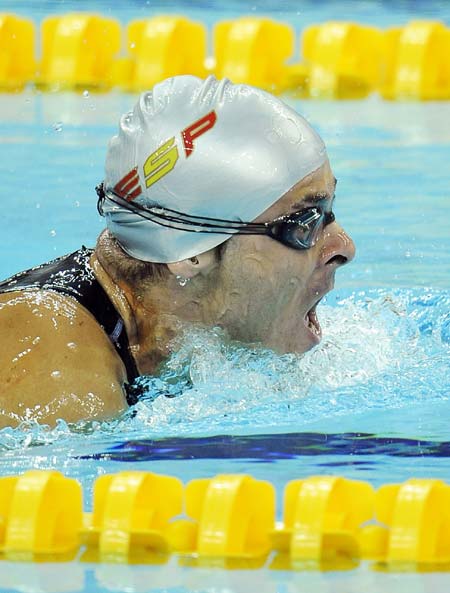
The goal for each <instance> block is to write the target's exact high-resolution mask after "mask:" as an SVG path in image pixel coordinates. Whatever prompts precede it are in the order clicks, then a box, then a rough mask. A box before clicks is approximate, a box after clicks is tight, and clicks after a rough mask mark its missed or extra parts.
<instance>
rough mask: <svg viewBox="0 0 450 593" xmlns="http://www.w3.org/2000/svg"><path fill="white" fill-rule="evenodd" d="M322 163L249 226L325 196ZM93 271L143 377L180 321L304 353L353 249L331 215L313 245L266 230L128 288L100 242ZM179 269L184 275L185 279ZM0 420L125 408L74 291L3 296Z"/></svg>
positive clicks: (113, 371) (329, 186) (329, 178)
mask: <svg viewBox="0 0 450 593" xmlns="http://www.w3.org/2000/svg"><path fill="white" fill-rule="evenodd" d="M334 186H335V179H334V176H333V173H332V171H331V169H330V166H329V164H328V163H326V164H325V165H323V166H322V167H321V168H320V169H318V170H317V171H315V172H314V173H313V174H311V175H309V176H308V177H306V178H304V179H303V180H302V181H300V182H299V183H298V184H297V185H295V186H294V187H293V188H292V189H291V190H290V191H289V192H287V193H286V194H285V195H284V196H283V197H282V198H280V200H278V201H277V202H276V203H275V204H273V205H272V206H271V207H270V208H269V209H268V210H266V211H265V212H264V213H263V214H262V215H261V216H260V217H259V218H258V219H257V221H258V222H260V221H269V220H273V219H275V218H278V217H279V216H282V215H285V214H287V213H289V212H295V211H298V210H300V209H301V208H304V207H306V206H309V205H310V203H309V202H308V200H309V199H311V198H314V196H316V195H317V194H320V195H321V196H322V198H323V197H324V196H328V197H327V198H323V199H329V200H331V199H332V198H333V196H334ZM96 255H97V256H98V259H97V257H95V258H94V259H95V261H94V262H92V263H93V268H94V272H95V274H96V276H97V278H98V279H99V281H100V283H101V284H102V286H103V288H104V289H105V290H106V292H107V293H108V295H109V296H110V298H111V299H112V301H113V303H114V305H115V306H116V308H117V309H118V311H119V313H120V314H121V316H122V318H123V319H124V322H125V328H126V331H127V334H128V338H129V342H130V346H131V351H132V353H133V355H134V357H135V360H136V363H137V366H138V369H139V371H140V372H141V373H142V374H145V373H152V372H154V371H155V369H156V367H157V365H158V363H159V362H160V361H161V360H163V359H164V358H165V357H166V356H167V355H169V354H170V351H171V350H170V349H171V340H172V339H173V337H174V336H175V335H176V334H177V331H178V330H179V327H180V323H183V322H193V323H202V324H204V325H206V326H217V325H220V326H222V327H223V328H224V329H226V330H227V332H228V333H229V335H230V336H231V337H232V338H234V339H239V340H242V341H244V342H259V343H262V344H264V345H265V346H268V347H270V348H273V349H274V350H276V351H278V352H300V353H302V352H305V351H307V350H309V349H310V348H312V347H313V346H314V345H315V344H317V343H318V341H319V340H320V330H319V326H318V323H317V321H316V318H315V315H314V308H315V305H316V303H317V302H318V300H320V298H321V297H323V295H324V294H326V293H327V292H328V291H329V290H331V288H332V287H333V283H334V275H335V271H336V269H337V267H339V266H340V265H342V264H343V263H346V262H347V261H350V260H351V259H352V258H353V256H354V245H353V242H352V241H351V239H350V238H349V237H348V235H346V233H345V232H344V231H343V229H342V228H341V227H340V226H339V225H338V224H337V223H336V222H333V223H331V224H330V225H328V226H327V227H326V228H325V229H324V230H323V232H322V234H321V236H320V239H319V241H318V242H317V244H316V245H315V246H314V247H312V248H311V249H308V250H304V251H298V250H294V249H292V248H289V247H286V246H284V245H282V244H281V243H279V242H277V241H274V240H273V239H271V238H269V237H265V236H242V235H241V236H234V237H232V238H231V239H230V240H229V241H228V242H227V245H226V249H225V250H224V253H223V255H222V258H221V259H220V261H219V260H218V257H217V251H216V250H212V251H211V252H207V253H204V254H200V255H199V256H198V257H197V258H193V259H191V260H185V261H184V262H178V263H176V264H169V265H168V268H169V271H170V272H171V273H170V274H169V275H168V277H167V278H166V279H165V280H163V281H160V282H159V283H157V284H155V283H154V282H152V283H149V285H148V289H147V288H146V289H145V290H144V291H143V293H141V294H139V295H136V294H135V292H133V291H132V290H131V289H130V287H129V286H128V285H127V283H126V281H123V282H120V283H117V284H116V283H115V282H113V281H112V279H111V275H112V274H111V270H108V269H105V268H104V267H102V265H101V263H102V257H101V250H99V249H97V254H96ZM177 276H178V277H179V276H182V277H183V276H184V277H186V278H188V279H189V281H188V282H187V283H186V284H185V286H181V285H180V283H179V280H178V279H177ZM0 327H1V331H2V338H3V339H2V340H1V342H0V426H6V425H13V424H16V423H18V422H20V421H21V420H24V419H37V420H39V421H40V422H46V423H50V424H54V422H55V420H56V419H57V418H64V419H66V420H67V421H69V422H75V421H77V420H80V419H88V418H95V419H108V418H111V417H114V416H115V415H117V414H118V413H119V412H120V411H121V410H124V409H126V407H127V404H126V400H125V396H124V392H123V389H122V386H123V384H124V382H125V380H126V374H125V369H124V366H123V363H122V361H121V359H120V358H119V356H118V355H117V353H116V352H115V350H114V348H113V347H112V345H111V343H110V341H109V339H108V337H107V336H106V334H105V333H104V332H103V330H102V328H101V327H100V326H99V325H98V323H97V322H96V320H95V319H94V318H93V317H92V316H91V314H90V313H89V312H87V311H86V310H85V309H84V308H83V307H82V306H81V305H79V304H78V303H77V302H76V301H74V300H73V299H72V298H70V297H66V296H62V295H60V294H56V293H53V292H50V291H38V292H31V291H30V292H15V293H7V294H3V295H0Z"/></svg>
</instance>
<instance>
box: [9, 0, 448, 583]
mask: <svg viewBox="0 0 450 593" xmlns="http://www.w3.org/2000/svg"><path fill="white" fill-rule="evenodd" d="M6 4H7V3H5V9H7V8H8V7H7V6H6ZM357 5H358V7H359V8H358V9H355V10H356V11H357V12H358V14H357V15H354V17H353V18H356V17H358V20H359V21H360V22H367V23H370V22H372V23H373V24H381V25H383V26H386V25H387V24H398V23H399V22H402V23H403V22H406V21H407V20H408V19H409V18H410V13H409V6H408V3H398V5H396V7H395V8H393V10H392V12H389V9H388V7H387V6H386V5H385V4H383V3H370V2H365V3H357ZM23 6H25V5H24V4H23V5H22V4H20V5H19V10H17V12H22V13H24V12H26V11H25V9H24V8H23ZM39 6H44V8H46V9H48V10H47V12H46V13H45V14H47V13H49V12H50V11H56V10H57V9H58V8H59V11H60V12H61V11H62V10H64V11H66V10H69V9H70V6H69V4H67V3H66V4H63V5H61V4H60V3H59V4H58V3H56V2H53V3H48V4H47V5H45V3H44V4H39V5H38V4H34V5H33V8H32V10H33V11H34V12H32V14H33V15H34V16H35V17H36V18H40V17H41V16H42V15H43V14H42V13H43V10H44V9H43V8H39ZM136 6H137V7H135V9H136V10H137V11H138V14H137V16H141V14H142V10H143V9H142V6H143V3H142V4H137V5H136ZM155 6H156V5H155ZM176 6H177V7H180V6H181V7H183V5H182V3H178V4H177V5H176ZM230 6H231V8H229V9H228V11H226V10H225V9H219V8H217V7H215V6H214V4H210V5H209V6H208V7H204V8H203V9H202V14H203V15H204V19H203V20H204V22H214V21H216V20H219V19H220V18H223V17H224V16H230V13H231V12H233V11H234V13H233V16H237V15H238V13H239V12H240V11H242V12H245V9H243V8H242V7H241V8H239V6H238V4H237V3H231V5H230ZM327 6H328V8H329V11H331V12H332V13H333V14H330V12H327ZM345 6H347V7H348V6H349V3H347V4H346V5H344V7H345ZM352 6H354V5H353V4H352ZM371 6H372V8H370V7H371ZM414 6H416V3H414ZM439 6H441V5H439ZM446 6H447V5H445V6H443V7H442V10H441V12H440V13H439V15H438V16H441V18H444V19H445V18H446V17H448V16H450V12H449V10H448V8H446ZM11 7H12V5H11ZM11 7H9V8H11ZM21 7H22V8H21ZM363 7H365V8H363ZM427 7H428V8H427ZM433 7H438V5H437V3H427V4H420V3H418V4H417V6H416V9H417V10H418V11H419V13H420V11H422V12H421V14H427V15H428V16H430V14H429V12H431V11H432V9H433ZM102 8H104V12H106V13H108V12H109V13H111V14H112V16H117V17H118V18H121V19H122V21H123V22H126V20H127V18H129V17H131V15H132V13H133V10H132V8H130V6H129V4H127V7H125V4H124V3H117V6H116V7H115V8H114V9H111V10H110V11H109V10H108V9H107V8H106V5H104V4H101V3H100V4H99V10H102ZM2 9H3V7H2ZM250 9H251V7H249V8H247V9H246V10H247V11H248V10H250ZM183 10H184V9H183ZM264 10H266V11H268V10H269V9H268V8H264V7H263V6H261V7H259V8H258V10H256V12H258V11H260V12H264ZM436 10H437V9H436ZM154 11H155V12H158V10H156V8H155V7H154ZM427 11H429V12H427ZM188 12H189V10H188V9H186V13H188ZM297 12H298V11H297V10H294V8H293V7H292V5H291V3H289V2H285V3H282V7H281V10H280V13H279V14H278V13H277V14H274V13H272V16H274V17H276V18H280V19H281V20H283V19H285V20H286V19H288V18H290V17H292V19H293V20H294V22H295V24H296V25H298V24H299V23H300V21H301V16H302V15H300V16H299V15H298V14H297ZM335 12H336V9H335V4H334V3H323V4H322V3H316V4H314V5H313V3H305V9H304V11H303V16H304V19H305V22H306V23H307V24H309V22H318V21H320V20H325V18H327V19H328V18H336V14H335ZM235 13H236V14H235ZM447 13H449V14H447ZM28 14H30V13H28ZM196 14H197V16H199V13H196ZM289 15H290V17H289ZM408 15H409V16H408ZM134 16H136V15H135V14H134ZM191 16H192V15H191ZM342 18H344V17H342ZM390 18H392V20H389V19H390ZM134 99H135V97H134V96H131V95H125V94H118V93H114V92H113V93H108V94H106V95H95V94H92V93H91V94H89V93H85V95H75V94H72V93H62V94H57V95H45V94H39V93H34V92H32V91H26V92H24V93H22V94H20V95H17V96H5V95H4V96H0V134H1V141H0V175H1V180H2V205H3V208H2V217H1V220H0V232H1V236H2V239H3V242H2V249H1V251H0V277H1V278H4V277H7V276H8V275H10V274H12V273H14V272H16V271H18V270H21V269H25V268H28V267H30V266H32V265H35V264H38V263H41V262H43V261H47V260H49V259H51V258H54V257H56V256H57V255H61V254H64V253H68V252H70V251H73V250H75V249H77V248H79V247H80V245H82V244H85V245H87V246H93V245H94V243H95V238H96V236H97V234H98V233H99V232H100V230H101V229H102V224H103V221H102V220H101V219H100V217H99V216H98V215H97V212H96V194H95V191H94V187H95V185H96V184H97V183H98V182H99V181H100V180H101V179H102V174H103V159H104V154H105V146H106V142H107V140H108V138H109V137H110V136H111V135H112V134H114V133H115V130H116V122H117V119H118V116H119V115H120V114H121V113H122V112H124V111H126V110H128V109H129V108H130V106H131V105H132V104H133V102H134ZM286 100H287V101H288V102H289V103H290V104H291V105H293V106H294V107H295V108H296V109H298V111H299V112H300V113H302V114H303V115H305V116H306V117H307V118H308V119H309V120H310V121H311V122H312V124H313V125H314V126H316V127H317V129H318V130H319V131H320V133H321V134H322V136H323V138H324V140H325V142H326V144H327V146H328V151H329V155H330V161H331V164H332V167H333V170H334V173H335V175H336V177H337V178H338V191H337V200H336V214H337V217H338V219H339V221H340V222H341V223H342V225H343V226H344V227H345V228H346V230H347V231H348V232H349V234H351V235H352V237H353V239H354V241H355V243H356V246H357V256H356V258H355V260H354V262H352V264H351V265H349V266H346V267H344V268H343V269H342V270H339V271H338V273H337V277H336V288H335V290H334V291H333V293H331V294H330V295H329V296H328V297H327V298H326V299H325V300H324V301H323V302H322V303H321V304H320V305H319V308H318V316H319V319H320V320H321V322H322V325H323V328H324V331H323V333H324V338H323V341H322V343H321V345H320V346H319V347H317V348H316V349H315V350H314V351H312V352H309V353H308V354H306V355H305V356H304V357H298V356H295V355H284V356H278V355H276V354H274V353H272V352H270V351H267V350H264V349H262V348H260V347H257V346H249V347H245V346H244V345H242V344H238V343H233V342H230V341H229V340H228V339H227V337H226V335H224V334H223V333H222V332H221V331H219V330H208V331H206V330H202V329H200V328H186V330H185V333H184V334H183V335H182V336H180V338H179V340H178V344H177V352H176V354H174V355H173V356H172V357H171V358H170V359H169V360H168V361H167V363H166V364H165V365H164V368H163V369H162V371H161V375H160V376H159V377H155V378H150V377H148V378H144V379H142V380H143V381H144V382H145V384H146V387H147V397H146V398H145V399H144V400H143V401H142V402H140V403H139V404H138V405H137V406H136V407H135V410H134V412H135V413H134V414H127V415H125V416H124V417H122V418H118V419H117V420H116V421H114V422H112V423H109V424H108V423H105V424H99V423H84V424H80V425H78V426H74V427H69V426H67V425H66V424H65V423H64V422H63V421H61V422H59V423H58V426H57V427H56V428H54V429H50V428H48V427H44V426H39V425H37V424H28V425H24V426H21V427H19V428H16V429H4V430H3V431H0V451H1V453H0V475H2V476H3V475H10V474H17V473H20V472H22V471H24V470H27V469H36V468H37V469H48V468H56V469H59V470H61V471H62V472H64V473H65V474H66V475H67V476H70V477H74V478H77V479H78V480H80V482H81V483H82V485H83V489H84V493H85V499H86V500H87V501H89V500H90V498H91V496H92V486H93V482H94V480H95V479H96V478H97V477H98V476H100V475H103V474H105V473H109V472H117V471H121V470H126V469H140V470H147V471H154V472H160V473H166V474H170V475H174V476H178V477H179V478H181V479H182V480H183V481H185V482H186V481H188V480H189V479H192V478H197V477H206V476H212V475H215V474H217V473H224V472H226V473H230V472H245V473H251V474H252V475H254V476H255V477H257V478H260V479H266V480H270V481H271V482H272V483H273V484H274V485H275V487H276V490H277V494H278V501H279V504H280V501H281V495H282V490H283V487H284V485H285V483H286V482H288V481H289V480H292V479H295V478H299V477H304V476H309V475H314V474H332V475H342V476H345V477H348V478H355V479H363V480H367V481H370V482H371V483H372V484H373V485H375V486H379V485H381V484H383V483H386V482H397V481H403V480H406V479H408V478H410V477H438V478H442V479H445V480H447V481H450V462H449V459H448V458H449V455H450V402H449V396H450V363H449V361H450V356H449V355H450V314H449V311H450V286H449V284H450V225H449V220H450V206H449V195H448V194H449V187H450V168H449V166H448V160H449V159H448V155H449V154H450V153H449V148H450V126H449V125H448V121H449V120H450V103H427V104H419V103H388V102H384V101H382V100H380V99H379V98H377V97H375V96H374V97H371V98H369V99H367V100H365V101H358V102H352V101H348V102H313V101H297V100H295V99H292V98H290V97H287V98H286ZM168 392H169V393H171V394H172V395H173V396H174V397H172V398H167V397H165V396H164V395H163V394H164V393H168ZM278 511H280V508H279V509H278ZM448 579H449V577H448V575H445V574H434V573H433V574H383V573H376V572H374V571H372V570H370V567H369V566H367V565H364V564H363V565H362V566H361V567H359V568H358V569H354V570H350V571H343V572H331V573H321V572H308V573H289V572H283V571H277V572H275V571H269V570H267V569H264V570H259V571H237V572H230V571H220V570H207V569H196V570H194V569H184V568H182V567H179V566H178V565H177V564H176V560H175V559H172V560H171V561H170V562H169V564H167V565H165V566H162V567H142V566H140V567H135V566H133V567H130V566H114V567H110V566H102V565H98V566H95V565H82V564H79V563H77V562H75V563H71V564H60V565H58V564H42V565H38V564H35V565H33V564H25V565H21V564H14V563H7V562H0V591H12V590H14V591H15V590H19V591H62V590H63V589H61V586H62V585H61V583H62V582H63V583H64V585H63V586H64V587H65V589H64V590H66V591H93V592H95V591H106V590H111V591H177V592H178V591H180V592H181V591H183V592H184V591H211V592H212V591H214V592H217V591H223V592H225V591H227V592H228V591H231V592H233V593H234V592H236V593H237V592H240V591H253V590H257V589H259V590H260V591H261V592H264V593H265V592H266V591H267V592H269V591H270V592H272V591H273V592H274V593H275V592H276V593H284V592H288V591H303V590H304V591H310V590H311V589H312V588H314V590H316V591H319V592H322V591H327V592H328V591H333V592H341V591H342V592H344V591H346V592H347V591H361V590H364V591H368V592H372V591H374V592H375V591H379V590H380V589H381V588H382V587H383V590H384V591H386V592H388V591H396V592H399V591H414V592H415V591H433V593H434V592H436V591H438V592H440V591H447V590H448V582H449V581H448Z"/></svg>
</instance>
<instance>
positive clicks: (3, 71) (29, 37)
mask: <svg viewBox="0 0 450 593" xmlns="http://www.w3.org/2000/svg"><path fill="white" fill-rule="evenodd" d="M35 70H36V64H35V59H34V25H33V23H32V21H29V20H28V19H24V18H21V17H18V16H16V15H14V14H1V13H0V90H2V91H21V90H22V89H23V88H24V86H25V85H26V84H27V83H28V82H29V81H31V80H33V77H34V73H35Z"/></svg>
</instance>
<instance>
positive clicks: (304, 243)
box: [270, 208, 334, 249]
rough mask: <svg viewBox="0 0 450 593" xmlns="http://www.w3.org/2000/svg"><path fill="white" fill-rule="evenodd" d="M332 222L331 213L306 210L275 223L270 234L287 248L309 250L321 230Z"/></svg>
mask: <svg viewBox="0 0 450 593" xmlns="http://www.w3.org/2000/svg"><path fill="white" fill-rule="evenodd" d="M333 221H334V214H333V212H331V211H329V212H324V211H323V210H322V209H321V208H306V209H305V210H301V211H300V212H297V213H295V214H292V215H291V216H289V217H288V218H285V219H284V220H280V221H275V223H274V224H273V225H272V226H271V228H270V234H271V236H272V237H273V238H274V239H276V240H277V241H280V242H281V243H283V244H284V245H287V246H288V247H292V248H294V249H309V248H310V247H313V246H314V245H315V244H316V243H317V241H318V239H319V237H320V233H321V231H322V229H323V228H324V227H325V226H326V225H327V224H330V223H331V222H333Z"/></svg>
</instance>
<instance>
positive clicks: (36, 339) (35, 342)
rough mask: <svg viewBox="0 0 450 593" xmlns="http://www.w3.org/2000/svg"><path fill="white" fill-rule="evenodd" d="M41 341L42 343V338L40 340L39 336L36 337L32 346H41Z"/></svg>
mask: <svg viewBox="0 0 450 593" xmlns="http://www.w3.org/2000/svg"><path fill="white" fill-rule="evenodd" d="M40 341H41V338H40V337H39V336H36V337H35V338H34V340H33V342H32V344H33V345H34V346H36V344H39V342H40Z"/></svg>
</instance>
